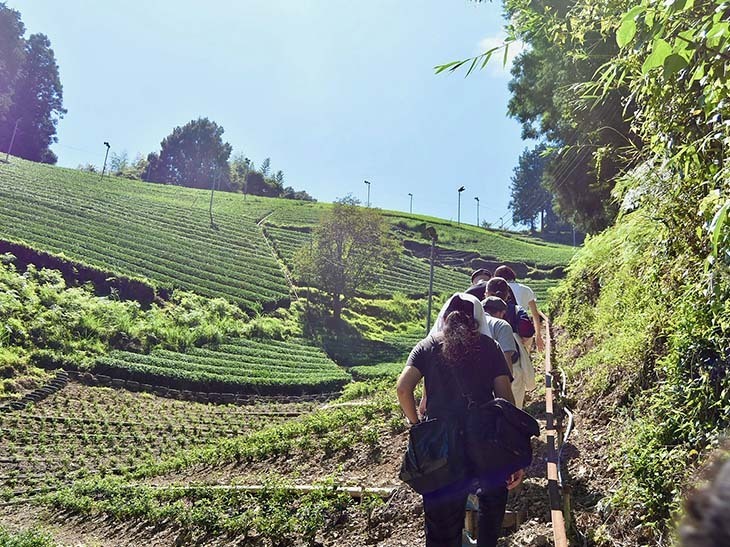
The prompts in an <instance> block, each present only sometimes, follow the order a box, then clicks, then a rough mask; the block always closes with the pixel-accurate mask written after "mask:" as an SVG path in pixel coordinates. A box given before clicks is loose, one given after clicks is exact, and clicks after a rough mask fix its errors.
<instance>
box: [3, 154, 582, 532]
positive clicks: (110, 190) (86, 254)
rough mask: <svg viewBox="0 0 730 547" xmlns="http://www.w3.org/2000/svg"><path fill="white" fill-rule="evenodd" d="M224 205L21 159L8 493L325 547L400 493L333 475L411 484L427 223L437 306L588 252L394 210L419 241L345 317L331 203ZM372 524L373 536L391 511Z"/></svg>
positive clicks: (182, 191)
mask: <svg viewBox="0 0 730 547" xmlns="http://www.w3.org/2000/svg"><path fill="white" fill-rule="evenodd" d="M209 204H210V193H209V192H208V191H204V190H193V189H187V188H182V187H175V186H169V185H158V184H151V183H143V182H136V181H130V180H125V179H115V178H105V179H104V180H100V178H99V176H98V175H95V174H88V173H82V172H78V171H75V170H70V169H62V168H56V167H50V166H45V165H38V164H33V163H29V162H25V161H22V160H18V159H13V160H12V162H10V163H9V164H4V163H2V164H0V321H2V322H3V324H4V325H5V329H4V330H3V331H2V332H0V430H2V433H3V435H2V436H1V438H0V459H1V460H3V461H4V462H5V463H4V467H3V470H2V471H1V472H0V502H1V503H5V502H7V503H9V505H8V506H9V507H11V508H13V507H16V506H17V507H18V511H21V512H23V511H25V510H26V507H27V504H30V503H33V504H36V505H41V506H45V507H48V508H56V509H58V510H61V511H63V512H65V514H69V515H71V514H75V515H78V516H79V517H81V518H84V517H85V516H88V515H91V514H94V515H97V516H99V515H106V516H108V517H111V518H112V519H113V522H116V523H126V522H128V521H129V519H136V520H137V521H138V522H140V523H144V522H146V523H150V524H154V525H156V526H158V528H159V529H160V530H165V529H166V527H167V526H168V525H170V526H175V527H177V529H178V530H179V533H180V534H182V535H181V536H180V538H178V540H177V541H178V543H183V544H184V543H187V544H192V543H195V544H205V542H206V541H207V539H206V537H207V536H208V535H209V534H214V535H216V534H221V533H223V534H227V535H228V537H229V538H230V539H232V540H234V539H241V538H243V541H244V543H245V538H246V536H247V535H248V534H253V535H255V536H256V537H259V538H260V539H262V540H264V541H270V542H279V543H281V542H282V541H284V542H288V543H289V544H291V543H292V542H297V541H299V542H301V541H304V542H305V543H307V542H309V543H311V541H312V540H313V538H314V537H315V535H316V534H317V533H321V531H322V530H330V529H334V528H335V527H337V526H338V524H337V523H338V522H339V520H340V518H341V516H342V515H346V516H347V517H346V518H348V519H351V522H361V521H362V519H365V520H369V519H370V518H371V516H372V515H373V512H372V511H374V510H375V509H374V508H376V507H378V506H379V505H378V500H379V498H377V497H375V498H373V499H369V498H365V499H364V500H363V502H361V503H355V502H353V500H352V499H350V497H349V496H346V495H343V494H341V493H339V492H337V491H335V490H333V489H332V487H331V486H328V485H331V484H335V483H336V484H344V485H360V484H362V480H363V479H362V478H361V477H360V478H357V477H358V474H357V472H356V471H357V467H358V466H360V463H358V462H371V463H374V465H375V466H376V469H380V471H377V470H376V472H375V474H376V476H377V475H378V474H379V475H381V476H383V477H386V478H385V479H383V481H384V482H383V483H381V484H384V485H385V486H388V485H389V484H391V483H392V481H393V480H394V479H393V478H392V475H393V473H392V470H391V469H390V467H391V466H392V462H393V461H394V460H393V449H394V447H396V448H397V450H398V451H399V453H400V451H401V445H402V444H403V440H404V436H403V423H402V419H401V418H400V413H399V411H398V409H397V407H396V405H395V403H394V398H393V396H392V393H391V384H392V380H393V378H394V376H395V375H396V374H397V373H398V371H399V370H401V369H402V366H403V363H404V361H405V359H406V357H407V355H408V352H409V351H410V349H411V348H412V347H413V346H414V344H416V343H417V341H418V340H419V339H421V338H422V337H423V335H424V333H425V330H426V323H427V319H426V315H427V309H428V303H427V299H426V294H427V292H428V282H429V270H430V265H429V260H428V256H429V252H430V247H429V241H427V240H426V239H424V237H423V228H424V227H425V226H426V225H427V224H432V225H435V226H436V229H437V231H438V233H439V241H438V246H437V249H436V251H437V252H436V265H435V269H434V274H435V275H434V289H435V291H436V300H435V302H434V306H433V307H434V309H433V310H432V314H431V319H433V318H435V315H436V313H437V311H438V308H439V306H440V304H441V301H442V299H443V298H444V295H446V294H449V293H452V292H455V291H457V290H460V289H464V288H465V287H466V286H467V285H468V284H469V272H470V271H471V269H473V268H474V267H476V266H477V265H478V264H491V262H496V261H504V262H508V263H510V264H512V265H514V266H515V267H517V268H518V269H520V270H521V271H522V272H523V273H524V272H526V273H528V274H529V275H530V276H532V279H530V284H531V285H532V286H533V287H534V288H535V290H536V292H537V294H538V298H539V299H540V300H542V299H543V297H544V296H545V291H546V290H547V288H548V287H550V286H552V285H554V284H555V283H556V282H557V281H558V276H560V275H561V274H562V271H561V269H560V268H557V269H556V268H555V267H556V266H564V265H565V262H566V261H567V260H568V258H569V257H570V256H571V255H572V253H573V249H571V248H567V247H561V246H554V245H545V244H543V243H541V242H532V241H531V240H530V239H529V238H524V237H522V236H520V237H519V238H512V237H511V236H509V235H507V234H502V233H496V232H490V231H486V230H483V229H477V228H473V227H468V226H461V227H459V226H456V225H454V224H453V223H450V222H447V221H442V220H439V219H430V218H428V217H420V216H418V215H401V214H399V213H394V212H385V218H386V220H387V222H388V223H389V224H390V228H391V229H390V232H391V234H393V235H394V236H395V237H396V238H398V239H399V240H400V241H401V242H402V247H401V253H400V254H399V256H398V258H397V259H396V261H395V263H394V264H392V265H391V266H390V267H388V268H387V269H386V270H385V271H383V272H382V273H381V274H380V277H379V279H377V280H376V282H375V283H374V285H373V286H370V287H362V288H360V289H358V291H357V294H356V295H355V297H353V298H350V299H349V300H348V301H347V302H346V304H345V308H344V310H343V312H342V317H341V320H340V322H339V323H337V324H334V323H333V321H332V317H331V309H330V305H331V302H330V300H329V299H328V298H327V297H326V294H325V293H323V292H321V291H320V290H318V289H316V288H313V287H308V286H299V285H301V284H302V282H301V280H300V279H299V277H298V275H297V271H296V261H295V260H294V256H295V254H296V253H297V251H298V250H299V249H300V248H302V247H306V246H307V245H308V244H309V242H310V241H311V238H312V234H313V231H314V229H315V228H316V227H317V223H318V220H319V219H320V218H321V216H322V213H323V212H325V211H327V210H328V209H329V208H330V207H331V205H330V204H321V203H304V202H296V201H292V200H284V199H271V198H261V197H251V196H243V195H240V194H231V193H222V192H218V193H216V194H215V196H214V201H213V208H212V215H213V223H214V224H213V225H211V218H210V212H209ZM8 251H12V252H13V253H15V254H17V256H15V254H12V253H10V254H6V253H7V252H8ZM44 268H45V269H44ZM54 270H57V271H54ZM125 283H127V285H129V286H131V285H134V284H136V285H134V287H136V288H137V289H139V287H140V286H141V287H143V288H144V290H138V291H136V292H135V291H134V290H126V291H125V290H123V289H124V284H125ZM290 283H293V286H291V285H290ZM127 288H129V287H127ZM155 291H156V293H157V296H158V298H154V292H155ZM58 369H63V370H65V371H68V375H67V374H66V373H65V372H59V371H58ZM60 378H61V379H60ZM62 378H65V379H62ZM338 392H341V393H342V395H341V398H340V400H339V401H336V402H335V403H334V404H333V405H332V406H331V407H330V406H327V407H325V408H321V409H316V407H315V405H314V404H313V403H312V402H311V398H313V397H317V398H322V397H324V398H332V397H336V393H338ZM353 399H358V401H356V402H355V404H353ZM333 456H334V458H333ZM353 462H354V463H353ZM351 464H352V465H351ZM345 465H347V466H348V467H352V468H353V473H352V474H348V473H349V472H348V473H345V475H343V473H342V468H343V467H344V466H345ZM371 469H372V466H371V465H368V470H369V471H370V470H371ZM191 473H192V474H194V475H195V476H194V477H191V476H189V474H191ZM178 480H181V481H182V483H181V484H182V485H184V486H183V487H182V488H179V487H178V486H176V483H177V481H178ZM241 484H243V485H246V484H254V485H263V486H254V488H253V490H247V488H248V487H245V486H244V487H243V489H240V490H239V489H238V488H239V485H241ZM320 485H321V486H320ZM300 486H301V487H305V488H307V489H309V490H306V493H305V494H302V493H301V492H299V491H297V488H298V487H300ZM398 503H400V504H412V500H410V501H409V499H404V500H402V501H401V502H398ZM401 509H402V508H399V512H401ZM10 511H11V512H12V511H14V509H10ZM404 514H405V512H404ZM32 519H35V517H30V518H29V520H32ZM40 520H43V521H44V524H51V526H55V525H56V524H55V521H54V520H53V518H52V517H50V518H49V519H45V517H43V518H41V519H40ZM10 521H11V530H15V529H17V527H15V526H14V525H13V524H12V523H13V522H14V521H13V520H12V519H10ZM6 522H7V521H6V520H5V519H4V518H3V516H2V513H1V512H0V523H2V524H3V525H5V523H6ZM110 522H112V521H110ZM389 522H392V519H390V518H388V519H385V520H384V521H383V524H382V526H390V524H388V523H389ZM115 526H116V525H115ZM350 526H352V525H350ZM355 527H356V528H357V527H361V528H363V530H365V531H358V532H356V533H357V534H364V535H361V536H358V539H353V541H354V542H355V543H357V544H363V543H364V541H365V537H366V536H367V537H369V534H370V531H368V530H370V529H371V527H370V525H369V524H368V525H364V524H363V526H360V524H356V525H355ZM64 533H65V534H67V535H68V536H70V537H76V536H77V535H78V534H81V536H80V537H76V540H77V541H76V543H84V541H86V540H89V539H90V540H91V541H95V540H94V538H86V537H85V536H84V535H83V534H84V532H80V531H79V529H78V527H76V526H75V525H73V524H71V525H68V527H67V529H66V531H65V532H64ZM156 533H157V532H150V533H149V534H148V535H147V536H146V537H143V538H138V539H139V544H146V543H148V542H155V541H156V540H155V538H154V536H155V534H156ZM163 533H165V532H163ZM378 533H382V532H378ZM120 534H123V532H121V533H120V532H119V531H117V530H116V529H115V530H113V531H110V534H109V537H113V538H114V541H116V539H117V538H118V537H119V536H120ZM51 536H53V537H54V538H55V537H57V536H56V533H55V532H54V531H53V530H52V533H51ZM368 541H370V540H368ZM163 543H164V541H163Z"/></svg>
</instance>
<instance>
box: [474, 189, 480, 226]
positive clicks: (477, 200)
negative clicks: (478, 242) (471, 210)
mask: <svg viewBox="0 0 730 547" xmlns="http://www.w3.org/2000/svg"><path fill="white" fill-rule="evenodd" d="M474 199H475V200H476V202H477V228H479V198H477V197H475V198H474Z"/></svg>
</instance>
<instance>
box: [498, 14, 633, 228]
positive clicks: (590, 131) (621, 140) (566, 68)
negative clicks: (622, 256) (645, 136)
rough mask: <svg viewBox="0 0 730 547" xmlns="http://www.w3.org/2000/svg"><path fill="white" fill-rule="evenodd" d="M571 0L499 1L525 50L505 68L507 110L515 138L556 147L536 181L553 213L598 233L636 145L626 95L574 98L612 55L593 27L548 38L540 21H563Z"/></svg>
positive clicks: (610, 44) (609, 41)
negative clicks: (550, 199) (547, 193)
mask: <svg viewBox="0 0 730 547" xmlns="http://www.w3.org/2000/svg"><path fill="white" fill-rule="evenodd" d="M577 3H578V0H538V1H530V0H506V3H505V7H506V11H507V14H508V16H509V17H510V18H511V25H512V32H513V33H514V35H515V37H517V38H520V39H521V40H523V41H525V42H526V43H528V44H529V45H530V47H529V49H527V50H526V51H525V52H524V53H522V54H521V55H519V56H518V57H517V58H516V60H515V63H514V66H513V68H512V81H511V82H510V84H509V89H510V91H511V92H512V97H511V98H510V101H509V106H508V112H509V114H510V115H511V116H513V117H515V118H516V119H517V120H519V121H520V123H522V135H523V138H543V139H545V140H546V141H547V142H548V143H550V144H551V145H552V146H555V147H556V148H557V149H559V152H558V153H555V154H553V155H552V157H551V161H550V162H549V165H548V166H547V169H546V173H545V177H544V183H545V185H546V186H547V187H548V188H549V189H550V190H551V192H552V193H553V194H554V195H555V197H556V202H557V207H558V212H559V213H560V215H561V216H563V217H564V218H566V219H571V220H572V221H573V223H574V224H576V225H578V226H580V227H582V228H583V229H585V230H588V231H597V230H601V229H603V228H605V227H606V226H607V225H608V224H609V223H610V222H611V221H612V220H613V218H614V216H615V214H616V211H617V206H616V204H615V203H614V202H613V201H612V200H611V190H612V189H613V187H614V185H615V180H616V178H617V177H618V176H619V175H621V174H622V173H623V172H625V171H626V170H627V169H629V168H630V167H632V166H633V165H635V164H636V162H637V161H638V157H639V156H638V154H637V151H638V150H639V149H640V148H641V146H642V143H641V139H640V138H639V137H638V136H637V135H636V134H635V133H633V132H632V130H631V126H630V121H629V119H628V118H629V116H630V114H631V112H632V109H633V106H632V102H631V101H630V100H629V99H628V96H629V91H628V89H627V88H625V87H621V86H617V87H616V88H615V89H613V90H612V91H611V92H610V93H608V94H606V95H605V96H603V97H601V100H595V98H592V99H587V98H586V97H583V96H581V95H580V94H577V93H576V92H575V88H576V86H577V85H578V84H581V83H583V82H588V81H590V80H591V79H592V77H593V74H594V73H595V72H596V70H598V69H599V67H600V66H601V65H602V64H603V63H604V62H605V60H606V59H607V58H610V57H612V56H613V55H615V54H616V53H617V51H618V47H617V45H616V42H615V40H614V39H613V37H612V36H610V35H608V34H607V33H605V32H604V29H603V28H602V27H601V22H600V21H598V20H597V21H595V23H594V25H593V26H592V27H587V28H584V29H582V34H578V33H575V34H572V35H571V34H566V33H562V32H550V31H548V30H547V29H548V28H549V27H548V25H546V24H545V21H546V20H549V19H551V18H554V19H556V20H567V19H568V16H569V14H570V13H571V9H573V8H574V7H575V5H576V4H577Z"/></svg>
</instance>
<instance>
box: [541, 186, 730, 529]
mask: <svg viewBox="0 0 730 547" xmlns="http://www.w3.org/2000/svg"><path fill="white" fill-rule="evenodd" d="M664 182H666V181H664V180H662V181H658V182H657V181H653V183H654V184H662V183H664ZM630 184H631V186H633V187H634V188H639V189H640V190H644V191H645V190H646V187H647V186H648V183H646V181H644V182H643V183H642V182H640V181H633V182H631V183H630ZM644 194H646V192H644ZM654 195H656V196H664V195H665V194H663V193H661V192H656V193H655V194H654ZM721 206H722V201H721V200H719V194H717V193H712V194H710V195H709V196H708V197H707V198H706V199H705V200H704V201H703V202H702V203H700V205H699V207H698V209H699V214H698V213H697V210H696V209H694V210H693V209H692V208H689V209H688V208H687V206H686V204H685V203H684V202H680V201H668V200H666V199H661V200H656V201H655V200H653V199H647V200H645V201H644V202H643V203H642V205H641V206H640V207H638V209H636V210H634V211H633V212H631V213H629V214H625V215H624V216H622V217H621V218H620V219H619V220H618V222H617V224H616V225H615V226H614V227H612V228H609V229H608V230H606V231H605V232H604V233H602V234H600V235H598V236H596V237H593V238H590V239H589V240H588V242H587V243H586V246H585V248H584V249H583V250H581V251H580V252H579V254H578V255H577V256H576V258H575V260H574V261H573V263H572V264H571V266H570V268H569V273H568V277H567V279H566V281H565V282H564V283H563V284H562V285H561V287H560V288H559V289H558V290H557V291H556V292H555V293H554V294H553V300H552V301H553V302H554V307H555V309H554V312H556V313H557V315H558V317H557V321H556V324H557V325H558V326H560V327H563V329H564V331H565V338H564V339H563V340H562V342H561V343H560V344H559V347H560V348H561V355H560V360H561V361H562V363H563V365H564V366H565V368H566V369H567V370H568V371H569V373H570V374H571V375H574V376H577V377H579V378H580V380H579V382H580V384H581V386H582V390H581V393H580V394H579V397H580V399H581V401H580V403H581V405H583V406H584V409H583V410H582V412H584V413H586V414H593V413H600V414H603V415H604V416H605V415H611V414H614V415H617V416H618V418H619V419H617V420H615V421H613V422H612V423H611V430H612V432H613V439H614V444H615V451H614V453H613V454H612V455H611V459H612V464H611V465H612V467H613V468H614V469H617V470H618V472H619V474H620V477H621V486H620V488H619V490H618V492H617V493H616V494H615V495H614V497H613V499H612V500H611V504H612V505H613V506H615V507H619V508H622V509H623V510H624V511H623V512H622V513H620V515H621V516H620V517H619V519H620V520H622V521H623V522H622V524H621V525H622V526H626V525H627V524H630V525H631V526H636V525H637V524H642V525H644V526H643V527H644V529H647V530H656V534H657V536H656V537H660V536H661V535H663V533H664V530H665V529H666V527H667V525H668V524H669V522H670V520H669V519H670V515H671V514H672V512H673V511H674V510H677V509H678V507H679V502H680V500H681V498H682V487H681V485H682V484H683V483H684V482H685V481H686V480H687V477H688V474H689V473H690V472H691V470H692V469H694V467H696V466H697V465H698V464H699V463H700V461H701V459H702V455H703V453H704V451H706V450H710V449H712V448H713V447H715V446H716V445H717V443H718V439H719V438H720V436H721V435H723V432H724V431H725V430H726V428H727V427H728V426H730V377H729V376H728V368H730V367H728V364H729V363H730V354H729V353H728V351H729V350H728V348H729V347H730V346H728V339H729V338H730V305H728V299H729V297H730V275H728V272H729V271H730V270H729V269H728V265H729V264H730V261H728V254H727V243H729V242H730V229H728V225H727V223H726V222H719V221H720V220H721V218H720V217H721V216H722V215H721V213H718V214H719V216H718V214H715V213H716V212H718V211H721ZM713 215H714V217H715V218H714V221H713ZM661 218H664V219H667V218H670V219H671V220H670V221H667V220H665V221H664V222H662V221H660V220H659V219H661ZM596 401H598V403H596ZM597 407H598V408H597ZM637 508H641V509H640V510H637ZM614 518H616V517H614Z"/></svg>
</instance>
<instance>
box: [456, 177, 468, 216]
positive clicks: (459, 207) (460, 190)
mask: <svg viewBox="0 0 730 547" xmlns="http://www.w3.org/2000/svg"><path fill="white" fill-rule="evenodd" d="M464 190H466V188H465V187H463V186H461V187H459V189H458V190H457V192H458V194H459V205H458V206H457V208H456V223H457V224H458V225H459V226H461V193H462V192H463V191H464Z"/></svg>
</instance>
